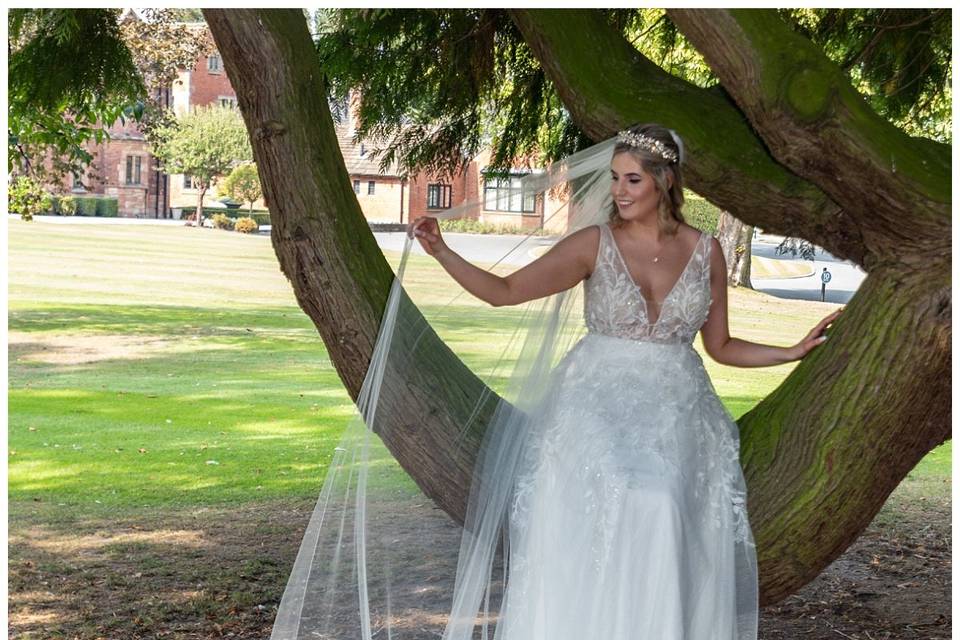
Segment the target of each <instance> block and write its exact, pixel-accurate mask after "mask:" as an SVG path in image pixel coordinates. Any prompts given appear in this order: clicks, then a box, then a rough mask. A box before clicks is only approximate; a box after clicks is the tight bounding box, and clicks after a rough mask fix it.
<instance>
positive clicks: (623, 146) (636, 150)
mask: <svg viewBox="0 0 960 640" xmlns="http://www.w3.org/2000/svg"><path fill="white" fill-rule="evenodd" d="M626 131H628V132H630V133H632V134H636V135H643V136H646V137H648V138H653V139H654V140H656V141H658V142H660V143H661V144H662V145H663V146H664V147H666V148H667V149H668V150H669V151H672V152H674V153H675V154H677V156H676V157H677V158H678V160H677V162H671V161H670V160H667V159H666V158H664V157H663V156H661V155H660V154H658V153H657V152H656V151H651V150H650V149H645V148H643V147H635V146H633V145H632V144H630V143H629V142H625V141H621V142H617V145H616V146H615V147H614V148H613V155H617V154H618V153H629V154H631V155H632V156H633V157H634V158H635V159H636V160H637V161H638V162H639V163H640V166H641V167H643V170H644V171H645V172H646V173H647V174H649V175H650V176H651V177H652V178H653V181H654V183H655V184H656V185H657V191H658V192H659V193H660V199H659V201H658V206H657V219H658V220H659V222H660V228H661V229H663V230H664V231H666V232H667V233H676V231H677V227H679V225H680V223H681V222H683V221H684V220H683V213H682V211H681V210H682V209H683V172H682V170H681V169H680V166H681V165H682V164H683V160H684V156H685V153H684V149H683V141H682V140H680V145H679V146H678V145H677V141H676V140H674V135H676V136H677V140H679V139H680V136H679V135H678V134H675V133H674V134H671V133H670V129H667V128H666V127H664V126H662V125H659V124H655V123H652V122H651V123H647V124H635V125H633V126H631V127H628V128H627V129H626ZM671 174H672V175H673V184H672V185H671V186H670V187H669V188H668V187H667V185H668V184H669V179H668V176H669V175H671ZM610 221H611V222H612V223H613V226H619V225H620V224H622V223H623V219H622V218H620V212H619V211H618V210H617V205H616V203H611V205H610Z"/></svg>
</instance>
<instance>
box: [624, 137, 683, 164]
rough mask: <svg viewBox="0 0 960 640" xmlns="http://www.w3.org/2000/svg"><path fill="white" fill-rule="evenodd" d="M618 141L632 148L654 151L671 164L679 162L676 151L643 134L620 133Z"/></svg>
mask: <svg viewBox="0 0 960 640" xmlns="http://www.w3.org/2000/svg"><path fill="white" fill-rule="evenodd" d="M617 141H618V142H623V143H625V144H629V145H630V146H631V147H637V148H640V149H646V150H648V151H652V152H653V153H656V154H657V155H659V156H660V157H661V158H663V159H664V160H667V161H669V162H676V161H677V160H678V158H677V153H676V151H673V150H672V149H668V148H667V147H666V145H664V144H663V143H662V142H660V141H659V140H656V139H654V138H651V137H649V136H645V135H643V134H642V133H634V132H633V131H626V130H624V131H620V132H619V133H617Z"/></svg>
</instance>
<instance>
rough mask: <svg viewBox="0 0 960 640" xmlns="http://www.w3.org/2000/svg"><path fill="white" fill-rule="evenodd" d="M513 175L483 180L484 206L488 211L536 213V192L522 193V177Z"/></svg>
mask: <svg viewBox="0 0 960 640" xmlns="http://www.w3.org/2000/svg"><path fill="white" fill-rule="evenodd" d="M521 177H523V176H522V175H511V176H510V177H507V178H498V177H490V178H485V179H484V181H483V208H484V209H486V210H487V211H503V212H506V213H535V212H536V194H533V193H522V191H521V189H520V178H521Z"/></svg>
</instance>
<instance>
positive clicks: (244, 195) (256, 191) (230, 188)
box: [222, 162, 263, 215]
mask: <svg viewBox="0 0 960 640" xmlns="http://www.w3.org/2000/svg"><path fill="white" fill-rule="evenodd" d="M222 191H223V193H224V194H225V195H228V196H230V197H231V198H233V199H234V200H239V201H240V202H249V203H250V211H249V213H250V214H251V215H252V214H253V203H254V202H256V201H257V200H259V199H260V196H262V195H263V190H262V189H261V188H260V176H259V175H258V174H257V165H255V164H253V163H252V162H245V163H244V164H241V165H237V166H236V167H234V169H233V171H231V172H230V175H229V176H227V179H226V180H224V181H223V185H222Z"/></svg>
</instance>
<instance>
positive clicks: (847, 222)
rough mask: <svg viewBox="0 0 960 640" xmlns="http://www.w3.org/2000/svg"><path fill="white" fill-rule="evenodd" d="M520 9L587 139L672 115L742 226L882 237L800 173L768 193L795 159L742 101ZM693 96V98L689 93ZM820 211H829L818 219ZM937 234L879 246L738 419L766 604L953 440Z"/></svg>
mask: <svg viewBox="0 0 960 640" xmlns="http://www.w3.org/2000/svg"><path fill="white" fill-rule="evenodd" d="M511 16H512V17H513V19H514V21H515V22H516V24H517V25H518V27H519V29H520V31H521V32H522V33H523V35H524V39H525V40H526V41H527V43H528V44H529V45H530V46H531V48H532V49H533V51H534V54H535V55H536V56H537V58H538V59H539V60H540V63H541V65H542V66H543V67H544V69H545V71H546V73H547V75H548V77H550V79H551V80H552V81H553V82H554V85H555V86H556V87H557V92H558V94H559V95H560V97H561V99H562V100H563V101H564V104H565V105H566V106H567V108H568V109H569V110H570V113H571V116H572V117H573V119H574V121H575V122H577V125H578V126H580V127H581V128H582V129H584V130H585V131H587V132H588V133H589V134H590V135H597V136H598V137H602V136H604V135H613V133H614V132H615V131H616V129H617V128H618V127H621V126H624V125H626V124H629V123H631V122H635V121H642V120H657V121H660V122H663V123H665V124H668V125H672V126H678V127H680V128H681V129H682V130H683V131H684V133H685V134H687V135H686V138H687V139H688V140H690V141H691V145H689V146H691V147H693V148H694V149H693V150H692V151H691V164H690V166H689V169H691V170H690V171H689V172H688V175H690V176H691V180H690V182H691V184H692V187H693V188H694V190H696V191H698V192H699V193H702V194H704V195H705V196H706V197H708V198H709V199H710V200H712V201H714V202H716V203H721V202H723V203H729V205H725V207H724V208H727V209H728V210H730V211H731V212H733V213H735V214H736V215H737V217H738V218H740V219H741V220H743V221H744V222H747V223H749V224H756V225H759V226H761V227H762V228H764V229H765V230H772V231H775V232H780V233H784V234H786V235H793V236H798V237H803V238H806V239H807V240H810V241H812V242H815V243H816V244H818V245H820V246H824V247H827V248H829V249H830V250H831V252H832V253H834V254H835V255H841V256H844V255H846V256H848V257H853V258H854V259H855V260H856V258H858V257H859V258H861V259H862V258H863V257H864V252H865V250H866V248H865V246H864V244H863V236H864V235H866V234H868V233H869V234H872V239H873V240H875V239H876V237H877V234H883V233H885V232H886V229H885V228H881V229H871V228H869V220H865V219H861V220H860V221H859V224H860V225H863V228H862V229H861V228H860V227H859V226H858V224H855V223H854V218H852V217H851V216H849V215H847V214H845V213H840V212H839V211H838V210H837V209H836V205H833V207H834V209H832V210H830V209H829V207H825V205H824V203H823V201H822V200H821V199H820V195H819V194H822V192H821V191H820V190H819V187H817V186H815V185H813V184H810V183H806V184H805V185H803V184H798V183H797V182H796V181H795V180H793V178H796V176H793V178H791V180H790V182H789V184H790V187H789V191H790V192H791V193H800V194H808V195H807V196H806V197H805V198H803V199H801V200H797V201H795V202H794V204H795V207H794V208H793V209H790V210H787V209H785V208H784V207H783V206H781V203H779V202H777V201H776V199H772V198H770V191H771V190H772V189H777V188H778V187H776V186H775V185H776V184H777V183H778V182H779V181H780V180H782V177H781V174H780V173H778V172H786V171H788V170H787V169H784V168H783V167H779V168H778V169H777V170H773V169H771V168H770V167H768V166H767V165H768V164H776V162H775V161H774V160H773V159H772V158H770V157H769V156H766V155H759V154H756V153H755V152H753V151H751V150H749V149H750V148H752V147H753V146H754V145H757V146H762V145H763V144H764V142H763V141H762V140H761V139H759V138H756V137H755V134H753V133H752V132H749V131H747V130H742V131H741V130H740V125H739V124H738V125H736V126H731V125H730V124H729V121H731V120H734V121H737V122H740V123H742V121H743V120H744V117H743V115H742V114H740V113H739V111H738V110H737V109H736V107H735V106H733V105H731V104H730V103H723V104H722V105H720V106H719V107H718V106H717V103H716V100H715V99H713V98H710V97H709V96H708V94H709V92H703V91H702V90H697V91H698V92H699V93H697V92H691V90H690V89H689V88H688V87H685V86H682V85H681V84H679V83H682V81H673V80H665V79H663V78H662V77H659V76H660V74H661V73H663V72H662V70H661V71H657V70H653V69H652V68H651V64H650V63H649V61H647V60H646V59H645V58H643V57H642V56H640V54H638V53H637V52H636V51H635V50H634V49H633V48H632V47H630V46H629V43H626V41H625V40H624V39H623V38H622V36H621V35H620V34H619V33H617V32H616V31H614V30H613V29H612V28H611V27H610V26H609V25H607V24H606V23H605V22H604V21H603V20H602V19H601V18H600V17H599V16H597V15H596V14H595V12H589V11H571V10H562V11H557V10H511ZM600 42H605V43H606V46H605V47H604V49H603V51H604V54H603V56H602V57H601V56H598V55H596V54H593V53H591V51H596V50H599V49H597V43H600ZM611 42H612V46H611ZM591 65H592V66H591ZM664 84H668V85H671V84H672V85H673V87H672V88H674V91H672V92H667V91H666V90H665V89H664ZM695 96H700V97H699V98H698V100H697V102H696V103H688V102H687V101H688V100H689V99H690V98H691V97H695ZM654 98H656V99H654ZM705 109H706V110H707V111H705ZM718 109H719V111H717V110H718ZM692 116H697V118H696V119H693V118H692ZM732 145H735V148H736V149H737V150H738V151H739V157H738V158H736V159H732V160H730V161H731V162H733V168H732V169H730V170H729V171H728V172H727V173H726V175H727V176H730V175H731V173H732V172H736V173H735V180H739V179H741V178H743V179H744V182H743V183H742V184H741V183H736V184H737V186H738V187H740V188H741V189H742V191H741V193H740V195H738V196H737V195H735V194H730V193H728V192H727V188H726V187H724V186H723V185H718V184H717V183H716V181H715V180H712V179H711V177H712V176H711V173H712V172H711V169H710V166H711V165H712V164H716V163H717V162H718V156H722V154H724V153H725V151H726V150H728V149H729V147H731V146H732ZM745 147H746V148H747V149H748V151H743V149H744V148H745ZM700 154H702V155H703V158H702V159H698V155H700ZM790 175H792V174H790ZM758 183H763V184H762V185H761V184H758ZM744 185H746V187H744ZM846 187H847V188H850V189H853V188H855V185H854V184H848V185H846ZM781 188H782V187H781ZM865 188H869V185H867V186H866V187H865ZM810 194H818V195H816V196H814V195H810ZM825 211H827V212H828V215H829V216H832V218H833V219H832V220H825V219H824V212H825ZM796 230H802V231H801V232H800V233H797V232H796ZM841 231H842V233H839V232H841ZM837 233H839V235H836V234H837ZM890 240H891V242H893V241H894V239H893V238H890ZM942 244H943V243H939V244H938V246H936V247H929V248H932V249H933V250H934V254H935V255H933V256H932V257H928V259H927V260H926V261H924V260H919V259H918V258H919V256H911V255H901V256H899V258H898V256H897V255H896V254H895V253H893V252H889V253H886V254H884V255H882V256H878V255H877V254H871V256H870V257H871V260H870V266H872V267H873V269H872V270H871V273H870V274H869V276H868V277H867V279H866V281H865V282H864V283H863V285H861V287H860V289H859V290H858V291H857V293H856V295H855V296H854V297H853V299H852V300H851V301H850V303H849V304H848V305H847V307H846V308H847V310H846V311H845V313H844V315H843V316H842V317H841V318H840V319H839V320H837V321H836V322H835V323H834V326H833V328H832V330H831V333H830V341H829V342H828V343H826V344H825V345H824V346H822V347H820V348H819V349H817V350H816V351H814V352H812V353H811V354H809V355H808V356H807V357H806V358H804V360H803V361H802V362H800V363H798V364H797V366H796V368H795V369H794V371H793V372H792V373H791V374H790V376H788V377H787V379H786V380H784V382H783V383H782V384H781V385H780V386H779V387H778V388H777V389H776V390H775V391H774V392H773V393H772V394H771V395H770V396H768V397H767V398H765V399H764V400H763V401H762V402H761V403H760V404H758V405H757V406H756V407H755V408H754V409H752V410H751V411H750V412H748V413H747V414H746V415H744V416H742V417H741V418H740V420H739V421H738V422H739V426H740V431H741V461H742V462H743V465H744V471H745V474H746V476H747V482H748V485H749V488H750V490H749V505H748V507H749V513H750V519H751V524H752V525H753V528H754V532H755V534H756V538H757V548H758V559H759V561H760V588H761V603H762V604H764V605H766V604H770V603H773V602H777V601H779V600H781V599H783V598H784V597H786V596H788V595H790V594H791V593H793V592H795V591H797V590H798V589H800V588H801V587H802V586H803V585H804V584H806V583H807V582H809V581H810V580H812V579H813V578H814V577H815V576H816V575H817V574H819V573H820V571H821V570H822V569H823V568H824V567H826V566H827V565H828V564H829V563H830V562H831V561H832V560H833V559H835V558H836V557H837V556H838V555H839V554H840V553H842V552H843V550H844V549H846V548H847V547H848V546H849V545H850V543H851V542H853V540H855V539H856V538H857V537H858V536H859V535H860V533H861V532H862V531H863V529H864V528H865V527H866V526H867V525H868V524H869V523H870V521H871V520H872V518H873V517H874V515H876V512H877V511H878V510H879V508H880V507H881V506H882V504H883V502H884V500H886V498H887V496H889V494H890V493H891V492H892V491H893V490H894V489H895V488H896V486H897V485H898V484H899V482H900V481H901V480H902V479H903V478H904V477H905V476H906V474H907V473H908V472H909V471H910V469H911V468H913V467H914V466H915V465H916V463H917V462H918V461H919V460H920V459H921V458H922V457H923V456H924V455H925V454H926V453H927V452H929V451H930V449H932V448H933V447H934V446H936V445H938V444H940V443H942V442H943V441H945V440H946V439H947V438H949V437H950V404H949V397H950V365H951V355H950V342H951V340H950V338H951V327H950V307H951V298H950V270H949V245H947V251H946V252H944V250H943V246H940V245H942ZM877 246H883V245H882V243H875V244H874V245H873V247H872V248H875V247H877Z"/></svg>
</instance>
